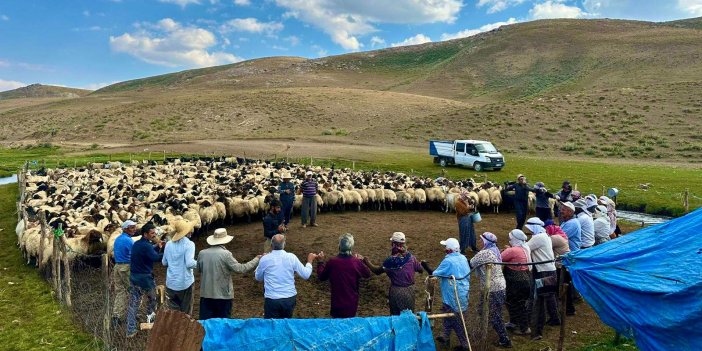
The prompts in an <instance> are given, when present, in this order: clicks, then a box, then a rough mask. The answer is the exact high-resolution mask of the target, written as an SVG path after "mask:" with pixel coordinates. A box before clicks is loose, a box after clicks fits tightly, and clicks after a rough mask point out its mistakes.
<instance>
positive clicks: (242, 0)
mask: <svg viewBox="0 0 702 351" xmlns="http://www.w3.org/2000/svg"><path fill="white" fill-rule="evenodd" d="M234 4H235V5H239V6H249V5H251V0H234Z"/></svg>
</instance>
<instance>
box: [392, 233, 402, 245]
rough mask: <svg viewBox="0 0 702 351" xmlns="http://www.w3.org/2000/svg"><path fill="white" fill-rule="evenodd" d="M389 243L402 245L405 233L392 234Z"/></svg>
mask: <svg viewBox="0 0 702 351" xmlns="http://www.w3.org/2000/svg"><path fill="white" fill-rule="evenodd" d="M390 241H394V242H396V243H404V242H405V233H403V232H394V233H392V236H391V237H390Z"/></svg>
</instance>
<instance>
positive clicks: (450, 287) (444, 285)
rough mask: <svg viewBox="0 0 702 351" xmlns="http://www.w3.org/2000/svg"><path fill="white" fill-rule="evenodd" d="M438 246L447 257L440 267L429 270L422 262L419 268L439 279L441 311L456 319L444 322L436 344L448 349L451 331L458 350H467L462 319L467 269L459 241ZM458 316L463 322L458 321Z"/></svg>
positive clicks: (466, 308) (468, 267) (446, 242)
mask: <svg viewBox="0 0 702 351" xmlns="http://www.w3.org/2000/svg"><path fill="white" fill-rule="evenodd" d="M440 244H441V245H443V246H444V247H445V249H444V250H445V252H446V257H444V260H443V261H441V263H440V264H439V267H437V268H436V270H432V269H431V267H429V264H428V263H427V262H426V261H422V267H424V269H425V270H426V271H427V272H428V273H429V274H430V275H433V276H436V277H439V278H440V279H441V301H443V305H442V306H441V311H442V312H452V313H455V314H456V317H449V318H444V331H443V333H442V334H441V335H440V336H439V337H438V338H437V340H438V341H439V343H441V344H443V345H447V346H448V344H449V342H450V337H451V331H455V332H456V336H458V340H459V341H460V343H461V350H468V338H467V337H466V334H465V329H466V327H467V326H466V325H465V323H466V321H465V317H466V315H467V314H468V291H469V288H470V266H469V265H468V259H466V256H463V255H462V254H461V252H460V250H461V246H460V245H459V244H458V240H456V239H454V238H449V239H446V240H442V241H441V242H440ZM452 277H453V278H455V280H454V279H453V278H452ZM454 289H455V290H454ZM456 291H457V292H458V299H456ZM461 314H462V316H463V318H461Z"/></svg>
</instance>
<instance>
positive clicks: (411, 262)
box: [363, 232, 424, 315]
mask: <svg viewBox="0 0 702 351" xmlns="http://www.w3.org/2000/svg"><path fill="white" fill-rule="evenodd" d="M390 243H391V245H392V251H391V253H390V256H389V257H388V258H386V259H385V261H384V262H383V265H382V267H377V266H375V265H373V263H371V262H370V260H368V257H364V258H363V263H365V264H366V266H368V268H370V270H371V272H373V273H375V274H376V275H380V274H383V273H385V274H387V275H388V278H390V291H389V292H388V300H389V303H390V314H392V315H399V314H400V313H401V312H402V311H404V310H412V311H414V295H415V292H414V273H415V272H417V273H422V272H423V271H424V269H422V265H421V264H420V261H419V260H418V259H417V258H416V257H415V256H414V255H412V253H411V252H409V250H408V249H407V243H406V239H405V234H404V233H402V232H395V233H393V234H392V237H391V238H390Z"/></svg>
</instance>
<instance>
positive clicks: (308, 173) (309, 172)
mask: <svg viewBox="0 0 702 351" xmlns="http://www.w3.org/2000/svg"><path fill="white" fill-rule="evenodd" d="M313 174H314V172H312V171H307V173H305V175H308V176H311V175H313Z"/></svg>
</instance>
